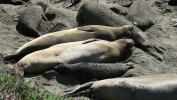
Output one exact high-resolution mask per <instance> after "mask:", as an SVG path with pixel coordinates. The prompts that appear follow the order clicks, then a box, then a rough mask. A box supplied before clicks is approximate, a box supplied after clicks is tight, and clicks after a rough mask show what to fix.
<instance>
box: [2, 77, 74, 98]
mask: <svg viewBox="0 0 177 100" xmlns="http://www.w3.org/2000/svg"><path fill="white" fill-rule="evenodd" d="M0 99H1V100H2V99H3V100H9V99H10V100H13V99H14V100H72V98H68V99H64V98H59V97H58V96H57V95H55V94H53V93H50V92H39V90H37V89H36V88H34V87H31V86H30V84H29V83H28V82H25V81H22V82H15V78H14V76H11V75H10V74H0Z"/></svg>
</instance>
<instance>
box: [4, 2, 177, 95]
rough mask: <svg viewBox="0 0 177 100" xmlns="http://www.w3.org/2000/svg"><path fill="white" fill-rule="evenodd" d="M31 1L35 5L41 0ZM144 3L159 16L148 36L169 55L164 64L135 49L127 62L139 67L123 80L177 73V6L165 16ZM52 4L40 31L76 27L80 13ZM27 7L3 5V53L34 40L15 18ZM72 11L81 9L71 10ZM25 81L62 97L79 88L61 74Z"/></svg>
mask: <svg viewBox="0 0 177 100" xmlns="http://www.w3.org/2000/svg"><path fill="white" fill-rule="evenodd" d="M31 1H32V2H33V3H34V2H36V1H39V0H31ZM40 1H42V0H40ZM59 1H62V0H59ZM105 1H106V0H105ZM109 1H110V2H109V3H117V4H120V2H118V1H120V0H117V2H116V0H112V1H111V0H109ZM145 1H147V2H148V4H149V5H150V6H151V7H152V8H153V10H154V13H155V16H156V19H155V20H156V24H155V25H153V26H152V27H150V28H149V29H148V30H146V31H145V33H146V34H147V35H148V37H149V39H150V41H151V42H152V43H153V44H155V45H158V46H161V47H163V48H165V53H166V55H165V58H164V61H163V62H160V61H158V60H156V59H155V58H153V57H152V56H150V55H149V54H147V53H146V52H143V51H142V50H140V49H138V48H135V47H134V48H133V54H132V56H131V57H130V58H129V59H128V60H127V61H126V62H129V61H130V62H134V63H135V64H136V68H134V69H132V70H129V71H128V72H127V73H126V74H125V75H124V77H128V76H140V75H146V74H160V73H161V74H164V73H177V28H176V27H172V26H171V25H170V24H171V22H170V18H175V17H176V18H177V6H170V5H168V6H167V8H168V9H170V10H171V11H172V12H167V13H163V14H162V13H161V12H162V9H161V8H159V7H157V6H155V5H154V0H145ZM50 2H51V4H52V6H50V7H48V8H47V11H46V16H47V18H48V19H49V21H48V22H45V21H43V22H42V23H41V25H40V27H38V31H39V32H41V33H43V34H46V33H48V32H54V31H59V30H64V29H70V28H74V27H77V22H76V15H77V10H76V11H74V10H71V9H65V8H62V4H63V2H58V3H54V0H50ZM26 7H27V6H26V5H11V4H0V30H1V31H0V43H1V45H0V50H1V53H13V52H14V51H15V50H16V49H17V48H19V47H20V46H22V45H23V44H24V43H26V42H28V41H30V40H32V39H33V38H29V37H26V36H23V35H21V34H19V33H18V32H17V31H16V24H17V22H16V21H14V19H15V18H16V16H18V15H19V14H20V13H21V12H22V11H23V10H24V9H25V8H26ZM72 9H78V8H77V7H72ZM12 66H13V64H6V65H4V64H1V67H0V70H8V67H12ZM2 72H3V71H2ZM25 79H26V80H28V81H30V82H31V84H33V85H34V86H37V87H39V88H40V90H48V91H51V92H54V93H56V94H59V95H61V94H63V92H62V91H63V90H66V89H68V88H73V87H76V86H78V85H79V81H78V80H77V79H75V78H73V77H72V76H67V75H62V74H59V73H56V72H54V71H48V72H45V73H40V74H36V75H25Z"/></svg>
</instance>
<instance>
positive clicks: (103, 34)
mask: <svg viewBox="0 0 177 100" xmlns="http://www.w3.org/2000/svg"><path fill="white" fill-rule="evenodd" d="M132 29H133V27H132V26H130V25H125V26H122V27H109V26H102V25H88V26H82V27H77V28H74V29H69V30H63V31H58V32H53V33H49V34H46V35H43V36H41V37H38V38H36V39H34V40H32V41H30V42H28V43H26V44H24V45H23V46H22V47H20V48H19V49H18V50H17V51H16V52H15V53H14V54H8V55H3V58H4V60H5V61H11V60H16V61H18V60H20V59H21V58H22V57H24V56H26V55H27V54H29V53H32V52H34V51H37V50H42V49H45V48H48V47H50V46H52V45H55V44H60V43H66V42H74V41H82V40H86V39H90V38H98V39H104V40H109V41H114V40H116V39H119V38H122V37H130V36H131V31H132Z"/></svg>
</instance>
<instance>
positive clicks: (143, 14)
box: [127, 0, 155, 31]
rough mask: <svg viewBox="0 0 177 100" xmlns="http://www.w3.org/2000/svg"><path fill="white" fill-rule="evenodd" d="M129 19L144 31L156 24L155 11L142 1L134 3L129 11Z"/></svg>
mask: <svg viewBox="0 0 177 100" xmlns="http://www.w3.org/2000/svg"><path fill="white" fill-rule="evenodd" d="M127 19H129V20H130V21H131V22H132V23H133V24H134V25H135V26H137V27H138V28H140V29H141V30H143V31H145V30H146V29H148V28H150V27H151V26H152V25H154V24H155V15H154V12H153V10H152V9H151V7H150V6H149V5H148V4H147V3H146V2H145V1H142V0H138V1H135V2H133V4H132V5H131V6H130V8H129V10H128V15H127Z"/></svg>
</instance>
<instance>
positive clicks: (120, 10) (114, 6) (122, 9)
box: [108, 4, 128, 16]
mask: <svg viewBox="0 0 177 100" xmlns="http://www.w3.org/2000/svg"><path fill="white" fill-rule="evenodd" d="M108 7H109V9H110V10H112V11H113V12H114V13H116V14H121V15H124V16H125V15H127V13H128V9H127V8H125V7H122V6H119V5H117V4H109V5H108Z"/></svg>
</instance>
